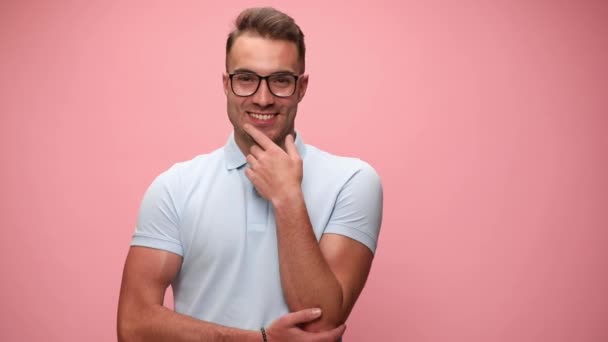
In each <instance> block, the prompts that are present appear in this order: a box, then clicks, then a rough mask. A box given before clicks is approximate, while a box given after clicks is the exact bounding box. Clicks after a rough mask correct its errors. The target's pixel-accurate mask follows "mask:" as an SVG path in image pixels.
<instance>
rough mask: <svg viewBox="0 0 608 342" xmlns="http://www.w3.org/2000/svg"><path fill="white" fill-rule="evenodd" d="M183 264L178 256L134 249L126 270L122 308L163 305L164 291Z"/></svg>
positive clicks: (159, 251) (121, 292)
mask: <svg viewBox="0 0 608 342" xmlns="http://www.w3.org/2000/svg"><path fill="white" fill-rule="evenodd" d="M181 263H182V257H181V256H179V255H178V254H174V253H171V252H167V251H164V250H160V249H154V248H148V247H138V246H133V247H131V248H130V249H129V254H128V255H127V260H126V262H125V267H124V271H123V278H122V286H121V290H120V303H119V309H120V308H122V307H124V306H131V305H148V304H159V305H162V303H163V299H164V295H165V290H166V289H167V287H168V286H169V285H170V284H171V282H172V281H173V279H175V277H176V276H177V274H178V272H179V270H180V268H181Z"/></svg>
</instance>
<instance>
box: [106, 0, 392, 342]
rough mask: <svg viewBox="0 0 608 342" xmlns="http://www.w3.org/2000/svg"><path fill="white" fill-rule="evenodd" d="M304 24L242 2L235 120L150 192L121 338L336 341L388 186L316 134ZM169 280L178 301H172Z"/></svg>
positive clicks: (128, 274)
mask: <svg viewBox="0 0 608 342" xmlns="http://www.w3.org/2000/svg"><path fill="white" fill-rule="evenodd" d="M304 55H305V47H304V36H303V34H302V32H301V30H300V28H299V27H298V26H297V25H296V24H295V22H294V21H293V19H292V18H291V17H289V16H287V15H286V14H284V13H281V12H279V11H277V10H274V9H272V8H253V9H248V10H245V11H243V12H242V13H241V14H240V15H239V17H238V18H237V20H236V28H235V30H234V31H233V32H231V33H230V35H229V37H228V41H227V44H226V73H225V74H224V75H223V86H224V92H225V93H226V98H227V112H228V117H229V119H230V122H231V123H232V125H233V126H234V132H233V134H232V135H231V137H230V138H229V139H228V142H227V144H226V145H225V146H224V147H223V148H221V149H218V150H216V151H213V152H211V153H209V154H204V155H200V156H198V157H196V158H194V159H192V160H190V161H187V162H183V163H178V164H176V165H174V166H173V167H172V168H170V169H169V170H167V171H166V172H164V173H162V174H161V175H160V176H159V177H157V179H155V180H154V182H153V183H152V185H151V186H150V187H149V189H148V190H147V192H146V194H145V196H144V199H143V201H142V205H141V209H140V213H139V217H138V222H137V228H136V231H135V234H134V237H133V241H132V244H131V249H130V251H129V254H128V256H127V260H126V263H125V269H124V274H123V281H122V288H121V293H120V301H119V308H118V335H119V340H120V341H270V342H275V341H336V340H338V339H339V338H340V337H341V336H342V334H343V333H344V329H345V326H344V322H345V321H346V318H347V317H348V315H349V313H350V311H351V309H352V308H353V305H354V303H355V301H356V299H357V297H358V296H359V294H360V293H361V290H362V289H363V286H364V284H365V281H366V279H367V275H368V273H369V270H370V267H371V263H372V259H373V253H374V251H375V247H376V241H377V236H378V232H379V229H380V222H381V212H382V189H381V184H380V180H379V178H378V176H377V174H376V172H375V171H374V170H373V169H372V168H371V167H370V166H369V165H368V164H366V163H365V162H363V161H361V160H358V159H354V158H344V157H337V156H333V155H330V154H328V153H326V152H323V151H320V150H318V149H317V148H315V147H312V146H309V145H305V144H304V142H303V140H302V137H301V136H300V134H299V133H298V134H297V133H296V131H295V128H294V121H295V116H296V111H297V108H298V103H299V102H300V101H301V100H302V99H303V97H304V94H305V93H306V88H307V85H308V75H306V74H304V69H305V63H304ZM169 285H172V287H173V292H174V296H175V312H174V311H171V310H169V309H167V308H165V307H163V306H162V303H163V298H164V293H165V290H166V288H167V287H168V286H169Z"/></svg>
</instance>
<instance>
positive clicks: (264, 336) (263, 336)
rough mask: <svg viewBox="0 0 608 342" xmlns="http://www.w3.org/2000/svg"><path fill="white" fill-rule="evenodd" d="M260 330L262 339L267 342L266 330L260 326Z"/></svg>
mask: <svg viewBox="0 0 608 342" xmlns="http://www.w3.org/2000/svg"><path fill="white" fill-rule="evenodd" d="M260 331H261V332H262V338H263V339H264V342H268V340H267V339H266V330H265V329H264V328H260Z"/></svg>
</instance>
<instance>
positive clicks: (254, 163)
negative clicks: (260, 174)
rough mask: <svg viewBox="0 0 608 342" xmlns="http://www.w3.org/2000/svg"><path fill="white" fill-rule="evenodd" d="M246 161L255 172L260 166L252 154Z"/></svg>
mask: <svg viewBox="0 0 608 342" xmlns="http://www.w3.org/2000/svg"><path fill="white" fill-rule="evenodd" d="M246 159H247V164H249V168H250V169H251V170H254V171H255V169H256V168H257V167H258V166H259V162H258V160H257V159H256V158H255V157H254V156H253V155H251V154H248V155H247V157H246Z"/></svg>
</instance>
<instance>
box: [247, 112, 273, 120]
mask: <svg viewBox="0 0 608 342" xmlns="http://www.w3.org/2000/svg"><path fill="white" fill-rule="evenodd" d="M249 114H250V115H251V116H253V117H254V118H256V119H258V120H270V119H272V117H274V114H257V113H249Z"/></svg>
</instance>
